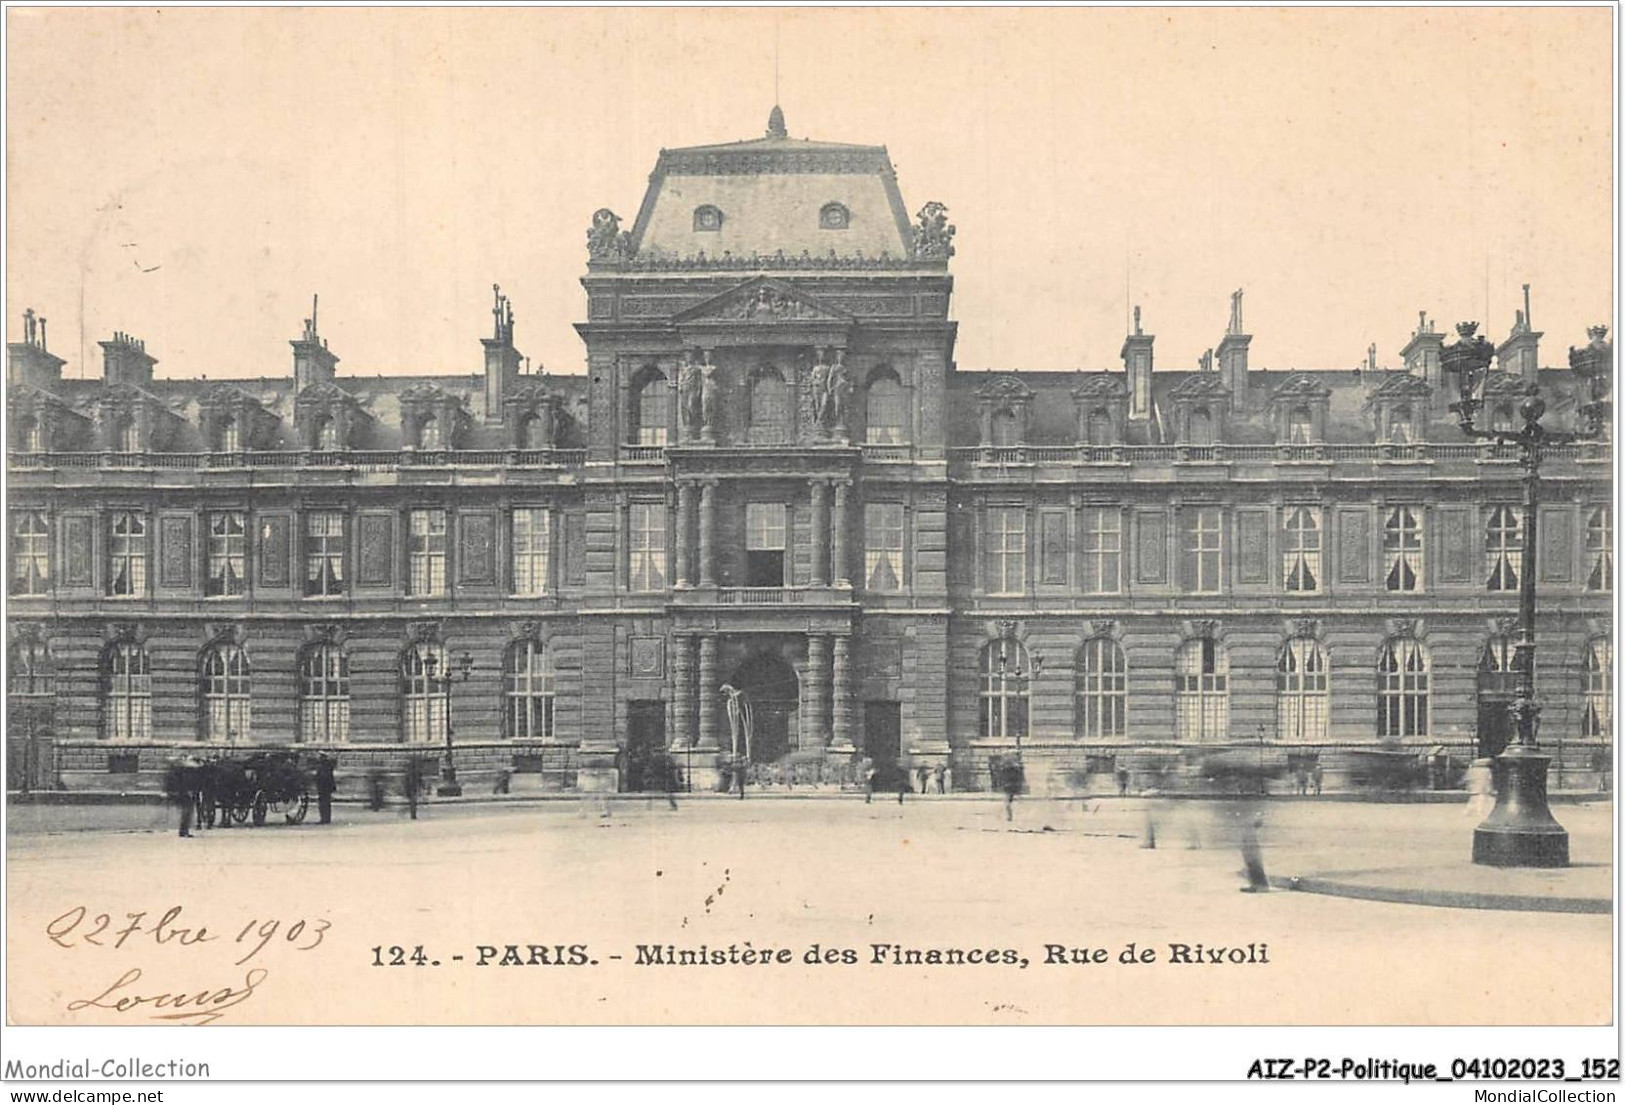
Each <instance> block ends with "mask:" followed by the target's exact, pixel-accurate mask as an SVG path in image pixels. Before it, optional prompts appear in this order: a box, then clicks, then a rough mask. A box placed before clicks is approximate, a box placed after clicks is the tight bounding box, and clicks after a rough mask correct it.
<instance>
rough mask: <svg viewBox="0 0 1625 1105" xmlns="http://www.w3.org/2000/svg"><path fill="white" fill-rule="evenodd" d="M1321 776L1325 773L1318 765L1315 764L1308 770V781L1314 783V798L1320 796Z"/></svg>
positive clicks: (1323, 776)
mask: <svg viewBox="0 0 1625 1105" xmlns="http://www.w3.org/2000/svg"><path fill="white" fill-rule="evenodd" d="M1323 778H1325V773H1324V772H1322V771H1321V770H1320V765H1319V764H1316V765H1315V766H1314V767H1313V768H1312V769H1311V770H1310V772H1309V781H1310V782H1311V783H1313V784H1314V787H1315V797H1316V798H1319V797H1320V784H1321V780H1322V779H1323Z"/></svg>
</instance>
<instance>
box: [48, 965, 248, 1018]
mask: <svg viewBox="0 0 1625 1105" xmlns="http://www.w3.org/2000/svg"><path fill="white" fill-rule="evenodd" d="M269 974H270V972H269V971H267V970H266V969H265V968H264V967H254V968H252V969H250V970H249V971H248V973H247V974H245V975H244V976H243V984H242V986H241V987H237V986H219V987H204V988H202V989H199V990H172V991H166V992H164V993H158V994H140V993H133V992H130V991H131V989H132V988H133V987H134V986H135V984H136V983H137V982H139V981H140V980H141V968H140V967H131V968H130V969H129V970H128V971H125V972H124V973H123V974H122V975H120V976H119V977H118V981H116V982H114V983H113V985H111V986H109V987H108V988H107V989H105V990H103V991H102V992H101V993H99V994H97V995H96V996H95V997H93V998H78V999H76V1000H74V1001H70V1002H68V1009H69V1011H70V1012H75V1013H77V1012H78V1011H79V1010H81V1009H107V1010H110V1011H112V1012H115V1013H129V1012H132V1011H135V1010H141V1011H143V1012H147V1013H148V1014H149V1016H150V1017H151V1019H152V1020H157V1021H174V1022H177V1023H190V1024H213V1023H214V1022H215V1021H217V1020H219V1019H220V1018H221V1017H222V1016H224V1015H225V1012H226V1010H228V1009H232V1008H234V1007H236V1006H239V1005H241V1004H243V1002H245V1001H247V1000H248V999H249V998H251V997H253V996H254V991H255V990H256V989H258V988H259V985H260V984H261V983H262V982H264V981H265V979H266V977H267V975H269ZM156 1010H173V1012H157V1011H156Z"/></svg>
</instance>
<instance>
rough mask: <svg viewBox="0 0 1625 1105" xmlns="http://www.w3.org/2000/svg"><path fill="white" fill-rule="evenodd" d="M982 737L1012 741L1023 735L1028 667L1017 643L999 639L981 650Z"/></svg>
mask: <svg viewBox="0 0 1625 1105" xmlns="http://www.w3.org/2000/svg"><path fill="white" fill-rule="evenodd" d="M981 668H982V683H981V688H980V693H979V697H980V699H981V713H982V730H981V731H982V737H983V738H984V739H988V740H1012V739H1015V738H1017V737H1025V736H1026V735H1027V691H1028V681H1029V677H1030V674H1031V670H1032V669H1031V666H1030V665H1029V664H1028V662H1027V649H1026V648H1025V647H1024V646H1023V645H1022V643H1021V642H1020V641H1014V640H1011V639H1009V638H1001V639H999V640H997V641H992V642H990V643H989V644H988V645H987V646H986V647H984V648H983V649H982V663H981Z"/></svg>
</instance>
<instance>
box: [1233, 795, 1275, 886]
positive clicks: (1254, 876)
mask: <svg viewBox="0 0 1625 1105" xmlns="http://www.w3.org/2000/svg"><path fill="white" fill-rule="evenodd" d="M1237 813H1238V815H1239V819H1240V821H1241V824H1240V826H1239V827H1238V828H1239V834H1240V837H1241V866H1242V870H1243V871H1244V872H1245V873H1246V875H1247V885H1246V886H1244V887H1242V888H1241V891H1242V893H1244V894H1262V893H1264V892H1265V891H1267V890H1268V889H1269V888H1270V880H1269V876H1268V875H1267V874H1265V873H1264V850H1263V848H1262V847H1260V846H1259V843H1258V831H1259V830H1260V829H1262V828H1263V827H1264V807H1263V804H1262V803H1258V804H1256V805H1255V804H1254V803H1251V802H1244V803H1242V809H1240V810H1238V811H1237Z"/></svg>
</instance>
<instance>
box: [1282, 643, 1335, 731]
mask: <svg viewBox="0 0 1625 1105" xmlns="http://www.w3.org/2000/svg"><path fill="white" fill-rule="evenodd" d="M1330 692H1331V685H1330V682H1329V678H1328V674H1327V665H1326V650H1325V649H1323V648H1321V647H1320V644H1319V643H1318V642H1317V641H1315V640H1313V639H1312V638H1309V637H1294V638H1292V639H1291V640H1289V641H1287V643H1286V644H1285V645H1284V646H1283V647H1282V648H1281V657H1280V659H1279V660H1278V661H1277V662H1276V665H1275V732H1276V738H1277V739H1278V740H1284V741H1298V742H1316V741H1323V740H1325V739H1326V712H1327V710H1326V708H1327V703H1328V702H1329V701H1330V699H1331V693H1330Z"/></svg>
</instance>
